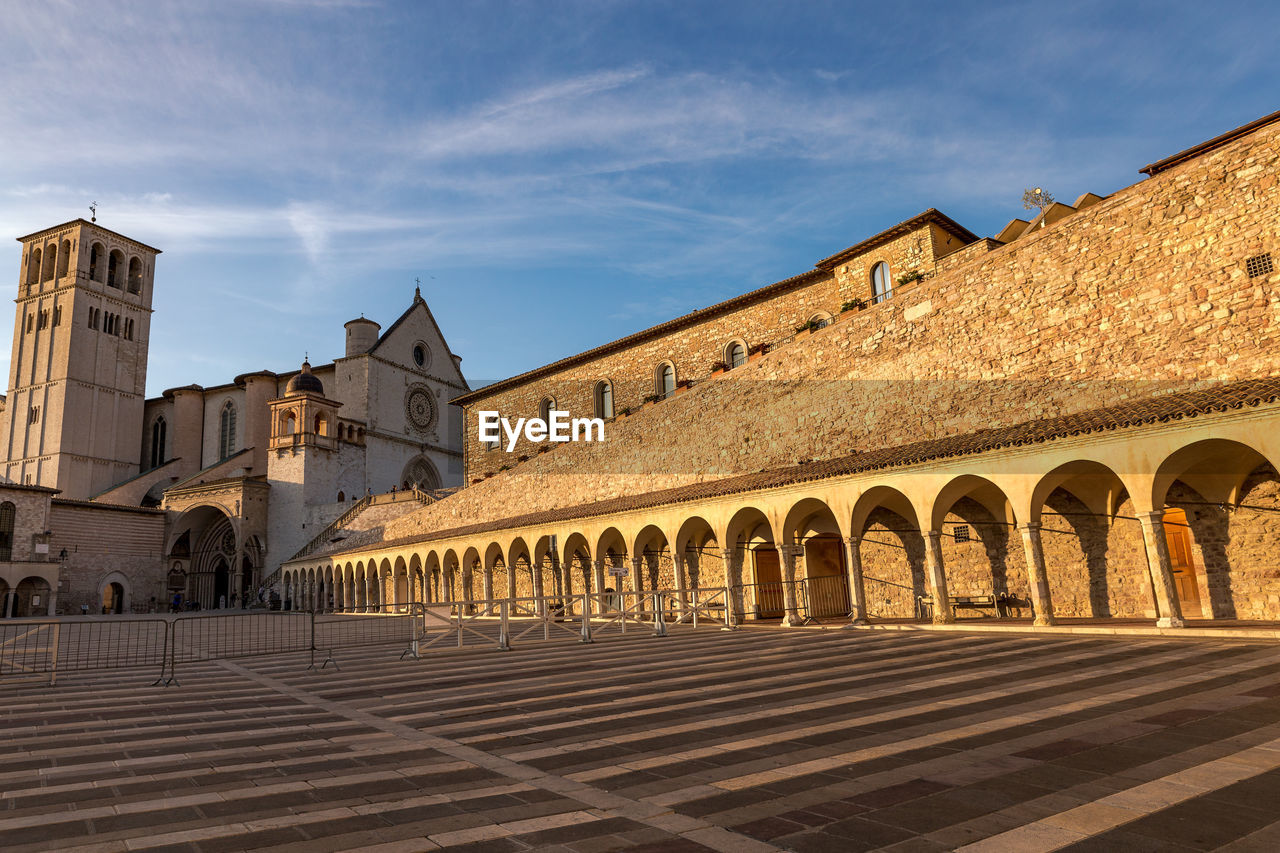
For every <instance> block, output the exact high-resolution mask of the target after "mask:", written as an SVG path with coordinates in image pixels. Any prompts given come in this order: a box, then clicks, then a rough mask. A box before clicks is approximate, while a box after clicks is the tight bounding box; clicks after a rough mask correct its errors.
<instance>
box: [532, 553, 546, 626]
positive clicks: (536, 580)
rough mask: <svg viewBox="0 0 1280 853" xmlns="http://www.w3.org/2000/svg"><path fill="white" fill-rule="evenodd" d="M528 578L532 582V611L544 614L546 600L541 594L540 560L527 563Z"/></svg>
mask: <svg viewBox="0 0 1280 853" xmlns="http://www.w3.org/2000/svg"><path fill="white" fill-rule="evenodd" d="M529 580H530V582H531V583H532V584H533V597H534V598H535V599H536V601H534V605H533V606H534V612H535V613H537V614H538V615H539V616H545V615H546V602H545V601H543V594H542V561H541V560H539V561H538V562H537V563H532V562H531V563H530V564H529Z"/></svg>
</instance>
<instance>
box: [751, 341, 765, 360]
mask: <svg viewBox="0 0 1280 853" xmlns="http://www.w3.org/2000/svg"><path fill="white" fill-rule="evenodd" d="M768 351H769V345H768V344H756V345H754V346H752V347H751V348H750V349H748V350H747V361H755V360H756V359H757V358H760V356H762V355H764V354H765V353H767V352H768Z"/></svg>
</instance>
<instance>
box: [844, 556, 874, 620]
mask: <svg viewBox="0 0 1280 853" xmlns="http://www.w3.org/2000/svg"><path fill="white" fill-rule="evenodd" d="M845 563H846V571H847V573H848V575H849V604H850V608H849V624H850V625H866V624H868V622H867V590H866V586H865V584H864V583H863V580H862V537H860V536H850V537H849V538H848V539H846V540H845Z"/></svg>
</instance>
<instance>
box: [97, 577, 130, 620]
mask: <svg viewBox="0 0 1280 853" xmlns="http://www.w3.org/2000/svg"><path fill="white" fill-rule="evenodd" d="M98 604H99V606H100V610H101V612H102V613H115V614H119V613H129V612H130V611H131V609H132V607H133V585H132V584H130V583H129V579H128V578H127V577H125V576H124V575H123V574H121V573H120V572H108V573H107V574H105V575H103V576H102V577H101V578H99V579H98Z"/></svg>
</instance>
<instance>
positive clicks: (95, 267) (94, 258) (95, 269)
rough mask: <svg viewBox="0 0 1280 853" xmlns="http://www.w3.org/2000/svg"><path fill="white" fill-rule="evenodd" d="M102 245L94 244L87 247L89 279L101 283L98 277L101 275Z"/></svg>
mask: <svg viewBox="0 0 1280 853" xmlns="http://www.w3.org/2000/svg"><path fill="white" fill-rule="evenodd" d="M102 251H103V250H102V244H101V243H94V244H93V245H92V246H90V247H89V279H90V280H91V281H102V279H101V278H99V277H98V276H100V275H102V263H101V262H102Z"/></svg>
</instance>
